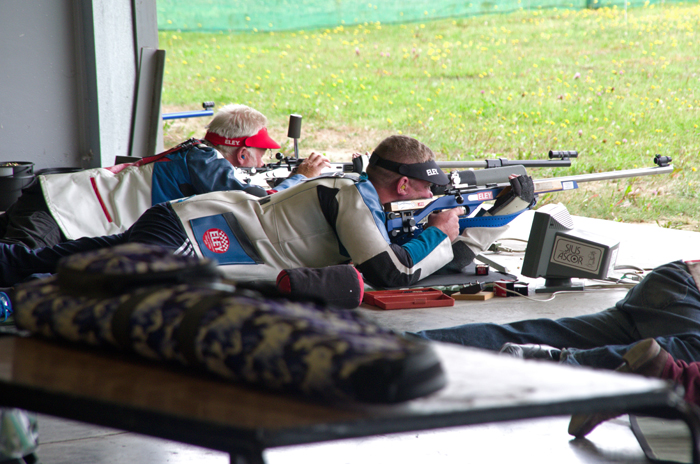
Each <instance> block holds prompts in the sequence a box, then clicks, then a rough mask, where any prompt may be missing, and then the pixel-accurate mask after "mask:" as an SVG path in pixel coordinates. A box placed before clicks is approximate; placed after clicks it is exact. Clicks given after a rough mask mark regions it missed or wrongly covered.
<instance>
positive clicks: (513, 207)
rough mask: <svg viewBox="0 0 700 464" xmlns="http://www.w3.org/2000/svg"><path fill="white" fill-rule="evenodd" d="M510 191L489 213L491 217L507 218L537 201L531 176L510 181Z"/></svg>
mask: <svg viewBox="0 0 700 464" xmlns="http://www.w3.org/2000/svg"><path fill="white" fill-rule="evenodd" d="M509 181H510V189H506V190H504V191H503V192H502V193H501V195H500V196H499V197H498V198H497V199H496V203H495V204H494V205H493V207H492V208H491V209H490V210H489V211H488V214H489V215H490V216H505V215H508V214H514V213H517V212H518V211H522V210H524V209H525V208H527V207H528V206H530V205H532V203H533V201H534V200H535V184H534V183H533V182H532V177H530V176H517V177H513V178H512V179H509Z"/></svg>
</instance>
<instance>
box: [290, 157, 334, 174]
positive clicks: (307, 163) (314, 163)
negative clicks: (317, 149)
mask: <svg viewBox="0 0 700 464" xmlns="http://www.w3.org/2000/svg"><path fill="white" fill-rule="evenodd" d="M330 167H331V162H330V161H329V160H328V158H326V157H325V156H323V155H318V154H316V153H311V155H310V156H309V157H308V158H306V159H305V160H304V161H302V162H301V164H299V166H297V168H296V169H295V170H294V173H295V174H301V175H302V176H306V177H309V178H310V177H318V176H319V175H321V172H322V171H323V170H324V169H325V168H330Z"/></svg>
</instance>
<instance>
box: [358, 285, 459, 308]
mask: <svg viewBox="0 0 700 464" xmlns="http://www.w3.org/2000/svg"><path fill="white" fill-rule="evenodd" d="M362 302H363V303H365V304H368V305H372V306H377V307H379V308H381V309H410V308H434V307H438V306H454V305H455V300H454V298H452V297H450V296H448V295H445V294H444V293H442V292H441V291H440V290H437V289H435V288H412V289H408V290H377V291H374V292H365V296H364V298H363V299H362Z"/></svg>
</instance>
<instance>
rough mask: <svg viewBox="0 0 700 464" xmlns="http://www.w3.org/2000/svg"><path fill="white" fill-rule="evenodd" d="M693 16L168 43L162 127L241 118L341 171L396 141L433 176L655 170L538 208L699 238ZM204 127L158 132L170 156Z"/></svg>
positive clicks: (439, 24)
mask: <svg viewBox="0 0 700 464" xmlns="http://www.w3.org/2000/svg"><path fill="white" fill-rule="evenodd" d="M699 29H700V3H698V2H694V3H691V4H687V3H686V4H666V5H656V6H654V5H652V6H647V7H643V8H635V9H630V10H629V11H627V12H626V13H625V11H624V10H623V9H615V8H613V9H607V8H604V9H596V10H580V11H573V10H539V11H521V12H517V13H512V14H505V15H493V16H480V17H472V18H460V19H453V20H441V21H434V22H425V23H410V24H397V25H384V24H376V23H373V24H362V25H357V26H344V27H342V26H339V27H336V28H328V29H322V30H313V31H311V30H310V31H296V32H284V33H271V32H266V33H246V34H242V33H241V34H224V33H217V34H204V33H194V32H182V33H180V32H177V33H172V32H167V33H166V32H162V33H160V37H159V38H160V47H161V48H163V49H165V50H166V52H167V62H166V75H165V82H164V88H163V108H164V112H172V111H177V110H183V109H190V110H197V109H201V102H202V101H205V100H213V101H215V102H216V103H217V106H222V105H224V104H226V103H234V102H235V103H244V104H248V105H250V106H253V107H254V108H257V109H258V110H260V111H262V112H263V113H264V114H266V115H267V116H268V118H269V119H270V132H271V134H272V136H273V137H275V138H276V139H278V140H280V141H285V144H284V145H283V150H286V151H287V152H289V151H290V147H291V143H290V140H289V139H287V138H286V134H287V131H286V129H287V122H288V117H289V114H291V113H296V114H301V115H302V116H303V125H302V139H301V140H300V151H301V154H302V156H304V155H306V154H308V153H309V152H311V151H316V152H321V153H326V154H327V155H328V156H329V157H330V158H331V159H332V160H335V161H338V160H345V159H347V157H348V155H349V154H350V153H352V152H364V151H371V149H372V148H373V147H374V146H375V145H376V144H377V143H379V141H381V140H382V138H384V137H385V136H387V135H390V134H396V133H401V134H406V135H410V136H412V137H415V138H417V139H419V140H421V141H422V142H424V143H426V144H427V145H428V146H430V147H431V148H433V150H434V151H435V152H436V154H437V155H438V158H439V159H443V160H448V159H449V160H479V159H485V158H497V157H506V158H510V159H545V158H546V156H547V153H548V151H549V150H577V151H578V152H579V158H578V159H577V160H575V161H574V162H573V166H572V167H571V168H560V169H549V168H538V169H531V170H530V173H531V175H532V176H533V177H534V178H544V177H549V176H553V175H569V174H580V173H588V172H601V171H611V170H616V169H629V168H634V167H647V166H653V157H654V155H655V154H661V155H666V156H671V157H673V160H674V166H675V171H674V173H673V174H672V175H670V176H669V175H664V176H649V177H642V178H634V179H621V180H615V181H605V182H596V183H586V184H581V188H580V189H579V190H576V191H573V192H568V193H560V194H552V195H550V196H545V197H543V198H540V202H539V204H540V205H542V204H545V203H547V202H562V203H564V204H565V205H566V206H567V208H568V209H569V211H570V212H571V213H572V214H577V215H584V216H589V217H599V218H604V219H610V220H619V221H625V222H656V223H658V224H659V225H661V226H663V227H672V228H683V229H687V230H697V231H700V205H699V201H698V200H699V194H698V192H697V189H698V187H699V186H700V182H699V179H698V173H697V172H696V168H697V167H700V66H699V65H700V58H699V57H700V36H699V34H700V33H699V31H698V30H699ZM206 122H207V121H206V120H204V119H189V120H178V121H176V122H173V123H168V124H166V131H165V140H166V145H168V146H170V145H173V144H175V143H177V142H179V141H181V140H183V139H184V138H186V137H190V136H202V135H203V133H204V131H203V127H202V126H203V125H204V124H206Z"/></svg>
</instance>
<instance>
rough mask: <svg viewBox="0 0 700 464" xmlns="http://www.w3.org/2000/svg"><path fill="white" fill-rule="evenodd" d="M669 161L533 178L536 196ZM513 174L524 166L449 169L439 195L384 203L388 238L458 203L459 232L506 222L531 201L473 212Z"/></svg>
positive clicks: (400, 236)
mask: <svg viewBox="0 0 700 464" xmlns="http://www.w3.org/2000/svg"><path fill="white" fill-rule="evenodd" d="M671 161H672V159H671V157H668V156H661V155H656V156H655V157H654V164H656V165H657V166H656V167H650V168H639V169H627V170H621V171H610V172H600V173H593V174H581V175H574V176H563V177H553V178H549V179H538V180H533V184H534V187H535V197H537V195H540V194H543V193H550V192H561V191H564V190H574V189H577V188H578V184H579V183H582V182H597V181H602V180H609V179H621V178H626V177H641V176H649V175H658V174H669V173H671V172H673V166H672V165H671V164H670V163H671ZM513 174H517V175H527V171H526V170H525V166H523V165H521V164H517V165H511V166H505V167H494V168H489V169H482V170H478V171H452V172H451V173H450V175H449V177H450V183H449V184H448V185H447V186H446V187H445V188H444V191H443V192H441V196H439V197H437V198H432V199H424V200H407V201H395V202H392V203H389V204H387V205H385V206H384V210H385V213H386V214H385V216H386V228H387V231H388V233H389V237H390V239H391V241H392V242H394V243H397V244H402V243H405V242H406V241H408V240H409V239H411V238H412V237H416V236H418V235H420V234H421V233H422V232H423V228H424V224H423V221H424V220H425V219H427V217H428V215H429V214H430V213H432V212H436V211H440V210H444V209H451V208H456V207H459V206H461V207H464V209H465V214H464V215H462V216H460V218H459V230H460V232H461V231H463V230H464V229H465V228H466V227H499V226H502V225H505V224H507V223H509V222H510V221H512V220H513V219H515V218H516V217H517V216H518V215H520V214H521V213H523V212H524V211H525V210H527V209H530V208H531V207H532V206H534V202H533V204H532V205H530V206H529V207H527V208H525V209H523V210H522V211H519V212H516V213H514V214H510V215H504V216H472V215H473V214H475V213H476V212H477V210H478V208H479V206H481V205H482V204H483V203H484V202H486V201H490V200H495V199H496V197H498V195H500V194H501V193H507V191H505V189H509V188H510V182H509V180H508V179H509V177H510V176H511V175H513Z"/></svg>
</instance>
